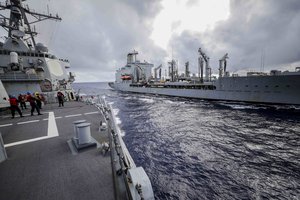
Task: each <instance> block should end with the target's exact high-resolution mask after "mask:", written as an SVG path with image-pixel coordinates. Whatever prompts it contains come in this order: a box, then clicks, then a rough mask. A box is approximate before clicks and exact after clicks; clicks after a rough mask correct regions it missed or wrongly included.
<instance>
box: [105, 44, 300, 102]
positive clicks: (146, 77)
mask: <svg viewBox="0 0 300 200" xmlns="http://www.w3.org/2000/svg"><path fill="white" fill-rule="evenodd" d="M198 52H199V58H198V67H199V73H198V74H199V76H195V75H194V76H190V72H189V64H188V63H186V65H185V67H186V69H185V74H182V75H179V74H178V68H177V66H176V62H175V61H174V60H172V61H171V62H169V73H168V74H169V78H167V79H166V80H163V79H162V77H161V66H159V67H157V68H155V69H154V74H155V76H154V77H153V76H152V75H151V68H152V67H153V64H150V63H140V62H138V61H137V60H136V54H137V52H134V53H129V54H128V56H127V57H128V58H129V59H128V60H129V61H131V62H128V61H127V64H126V66H125V67H123V68H121V69H119V70H117V72H116V81H115V82H113V83H109V85H110V86H111V87H112V88H114V89H116V90H120V91H127V92H136V93H149V94H161V95H168V96H177V97H188V98H199V99H208V100H225V101H242V102H251V103H266V104H288V105H300V68H299V67H297V68H296V69H295V71H293V72H291V71H284V72H281V71H278V70H272V71H271V72H270V73H262V72H249V73H247V76H238V74H232V75H230V74H229V72H228V71H226V67H227V59H228V54H225V55H224V56H223V57H222V58H221V59H220V60H219V63H220V66H219V77H218V78H215V77H212V72H211V67H210V65H209V57H208V56H207V55H206V54H205V53H204V52H203V51H202V50H201V48H199V50H198ZM133 55H134V58H135V59H131V58H133ZM141 66H143V67H141ZM157 71H158V72H159V73H158V72H157Z"/></svg>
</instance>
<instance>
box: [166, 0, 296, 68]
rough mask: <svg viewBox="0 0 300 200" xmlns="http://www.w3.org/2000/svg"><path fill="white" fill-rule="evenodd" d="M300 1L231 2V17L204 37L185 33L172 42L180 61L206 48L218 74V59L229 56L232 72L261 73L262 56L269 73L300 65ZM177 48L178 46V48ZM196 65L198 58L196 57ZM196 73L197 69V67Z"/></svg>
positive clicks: (176, 36)
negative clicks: (284, 66) (290, 65)
mask: <svg viewBox="0 0 300 200" xmlns="http://www.w3.org/2000/svg"><path fill="white" fill-rule="evenodd" d="M299 10H300V1H298V0H288V1H280V0H267V1H260V0H248V1H239V0H231V2H230V13H231V14H230V16H229V18H228V19H227V20H225V21H220V22H218V23H217V24H216V26H215V28H214V29H213V30H208V31H206V32H204V33H197V32H189V31H184V32H182V34H180V35H174V36H173V38H172V39H171V42H170V45H171V43H172V45H173V47H174V50H175V51H176V55H177V56H178V58H179V60H190V59H191V55H195V53H191V51H194V52H197V49H198V47H202V48H204V49H205V50H206V51H207V53H208V55H209V56H210V57H211V60H212V66H213V67H214V70H215V72H216V69H217V67H218V59H219V58H220V57H222V56H223V55H224V54H225V53H226V52H228V53H229V57H230V60H229V65H230V66H229V68H230V70H231V71H238V70H241V69H246V70H250V69H251V70H259V69H260V66H261V55H262V52H264V54H265V69H270V68H272V67H275V66H278V65H283V64H289V63H293V62H299V61H300V48H299V42H298V41H299V35H300V26H299V23H300V12H299ZM174 44H175V45H174ZM192 59H194V60H195V61H192V63H193V62H194V65H196V59H197V56H196V57H193V58H192ZM194 69H196V66H194Z"/></svg>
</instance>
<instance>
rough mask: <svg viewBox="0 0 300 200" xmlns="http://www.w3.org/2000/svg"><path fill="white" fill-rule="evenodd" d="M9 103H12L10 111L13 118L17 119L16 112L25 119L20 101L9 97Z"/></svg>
mask: <svg viewBox="0 0 300 200" xmlns="http://www.w3.org/2000/svg"><path fill="white" fill-rule="evenodd" d="M9 103H10V111H11V116H12V117H11V118H15V112H16V111H17V112H18V113H19V115H20V117H23V115H22V112H21V110H20V108H19V106H18V100H17V99H16V97H14V96H11V95H10V96H9Z"/></svg>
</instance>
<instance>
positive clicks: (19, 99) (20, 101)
mask: <svg viewBox="0 0 300 200" xmlns="http://www.w3.org/2000/svg"><path fill="white" fill-rule="evenodd" d="M18 101H19V103H20V106H21V109H22V110H23V109H24V108H25V109H27V108H26V103H25V97H24V95H22V94H19V96H18Z"/></svg>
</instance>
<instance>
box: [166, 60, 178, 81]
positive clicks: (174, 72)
mask: <svg viewBox="0 0 300 200" xmlns="http://www.w3.org/2000/svg"><path fill="white" fill-rule="evenodd" d="M168 64H169V76H170V78H171V82H175V81H177V78H178V69H177V67H176V61H175V60H172V61H170V62H168Z"/></svg>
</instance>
